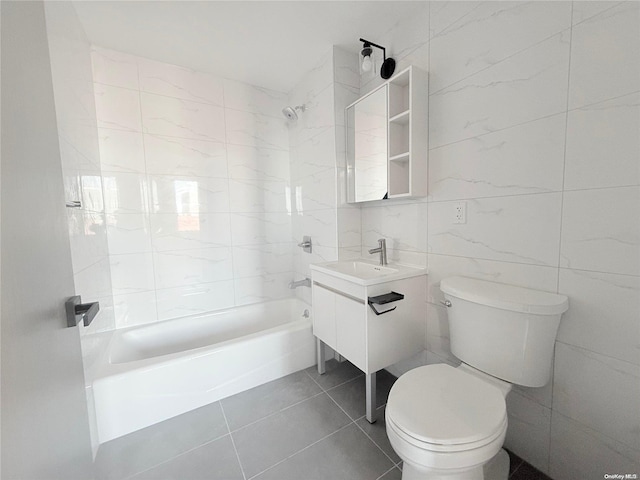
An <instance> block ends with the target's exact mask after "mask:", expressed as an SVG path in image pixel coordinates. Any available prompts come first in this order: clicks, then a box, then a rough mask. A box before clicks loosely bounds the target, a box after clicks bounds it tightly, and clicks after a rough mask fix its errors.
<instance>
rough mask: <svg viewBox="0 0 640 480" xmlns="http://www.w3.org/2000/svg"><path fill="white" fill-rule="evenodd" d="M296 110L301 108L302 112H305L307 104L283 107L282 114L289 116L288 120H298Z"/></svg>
mask: <svg viewBox="0 0 640 480" xmlns="http://www.w3.org/2000/svg"><path fill="white" fill-rule="evenodd" d="M296 110H300V112H304V110H305V106H304V105H297V106H295V107H284V108H283V109H282V114H283V115H284V116H285V117H287V120H291V121H296V120H298V114H297V113H296Z"/></svg>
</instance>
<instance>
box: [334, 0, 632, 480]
mask: <svg viewBox="0 0 640 480" xmlns="http://www.w3.org/2000/svg"><path fill="white" fill-rule="evenodd" d="M429 8H430V11H429V18H428V22H424V23H423V24H420V22H416V19H415V18H412V19H407V20H406V21H404V22H400V23H399V24H397V25H395V26H394V28H393V29H391V30H390V31H389V33H388V34H387V35H386V36H385V38H384V42H386V43H387V44H390V45H393V46H394V47H393V48H392V49H391V51H390V52H389V53H390V54H391V55H392V56H395V58H396V60H397V61H398V64H399V65H401V64H404V63H407V62H414V64H416V65H417V64H419V63H420V61H422V60H421V58H424V57H421V55H423V52H421V50H422V49H424V48H425V46H424V45H423V46H421V47H417V48H413V53H412V54H408V53H406V52H408V51H409V50H411V47H410V45H414V46H416V45H417V44H418V43H420V42H421V41H423V40H424V35H425V31H428V32H429V37H430V41H428V43H427V46H426V48H427V49H428V52H427V54H426V58H428V62H429V63H428V65H427V67H428V70H429V75H430V99H429V100H430V102H429V128H430V130H429V132H428V134H429V140H430V142H429V143H430V152H429V172H428V175H429V178H428V180H429V197H427V198H425V199H416V200H413V201H412V200H403V201H401V202H396V203H393V204H391V203H388V204H387V203H384V202H373V203H371V204H363V205H361V206H359V207H356V208H358V209H359V210H360V212H361V215H360V218H361V227H360V228H361V238H362V245H361V252H362V254H363V255H366V248H367V247H370V246H372V245H370V244H371V243H372V242H374V241H375V239H376V237H377V236H378V235H380V236H385V237H387V238H388V241H390V243H391V244H398V245H402V246H403V247H404V248H408V249H412V248H419V247H418V246H419V245H423V243H422V242H423V239H425V238H426V241H427V245H428V246H427V247H425V248H426V250H425V255H427V260H428V268H429V285H428V294H427V301H428V304H427V327H426V340H425V345H426V349H427V356H426V359H425V361H426V362H427V363H438V362H447V363H450V364H453V365H455V364H457V362H458V360H457V359H456V358H455V357H454V356H453V355H452V354H451V351H450V347H449V331H448V324H447V321H446V311H445V309H444V308H443V307H441V306H440V304H439V302H440V301H441V300H443V298H442V294H441V292H440V289H439V283H440V280H441V279H442V278H446V277H448V276H452V275H467V276H470V277H476V278H482V279H486V280H492V281H497V282H503V283H510V284H515V285H521V286H525V287H530V288H535V289H539V290H544V291H551V292H560V293H563V294H566V295H568V296H569V299H570V300H569V302H570V307H569V311H568V312H567V313H566V314H565V315H564V317H563V320H562V322H561V326H560V330H559V332H558V341H557V343H556V358H555V365H554V379H553V381H552V382H551V383H550V384H549V385H547V386H546V387H544V388H539V389H533V388H525V387H517V386H516V387H515V388H514V389H513V391H512V393H511V394H510V396H509V398H508V411H509V430H508V434H507V439H506V446H507V447H509V448H511V449H513V450H514V451H515V453H517V454H519V455H521V456H522V457H523V458H525V459H526V460H527V461H529V462H530V463H532V464H533V465H534V466H536V467H537V468H539V469H541V470H542V471H544V472H546V473H548V474H549V475H551V477H552V478H554V479H555V480H572V479H576V478H584V479H599V478H603V475H604V474H605V473H618V472H620V473H626V472H631V473H637V472H640V443H639V438H640V437H638V432H640V426H639V423H638V422H640V410H639V407H638V402H637V398H640V377H639V376H638V368H637V367H638V364H639V363H638V362H639V361H640V359H639V357H638V354H639V352H640V350H639V349H638V342H639V341H640V340H639V339H640V323H639V322H638V318H640V311H639V310H638V309H639V308H640V290H639V288H640V283H639V282H640V256H639V255H640V211H639V210H638V209H639V208H640V190H639V188H640V181H639V178H640V124H639V123H638V122H639V121H640V106H639V102H640V97H639V96H638V94H639V92H640V4H639V3H637V2H578V1H576V2H430V5H429ZM427 23H428V26H427ZM383 44H384V43H383ZM403 55H406V57H403ZM415 62H417V63H415ZM361 83H362V88H363V90H362V91H363V92H364V91H366V90H367V89H370V88H371V87H372V85H374V84H376V82H375V81H371V80H369V79H365V78H363V79H362V82H361ZM339 181H342V179H341V178H340V177H339ZM460 201H464V202H466V206H467V223H466V224H462V225H460V224H453V220H452V217H453V213H452V208H453V206H454V205H455V204H457V203H458V202H460ZM425 207H426V209H427V210H426V214H424V215H419V214H416V213H415V212H416V211H417V210H416V209H421V208H425ZM399 212H401V213H399ZM403 216H404V218H401V217H403ZM351 218H352V219H356V220H355V221H357V215H353V216H352V217H351ZM396 221H398V225H395V224H394V222H396ZM345 223H346V222H345ZM384 225H387V227H386V228H385V227H383V226H384ZM355 230H357V229H351V230H343V229H339V238H338V242H339V244H342V242H343V240H342V239H343V238H345V243H348V244H352V243H353V242H354V238H355V237H354V233H353V232H354V231H355ZM346 239H348V240H346ZM352 248H353V247H352ZM427 251H428V254H427V253H426V252H427ZM401 252H403V253H408V252H407V251H406V250H401ZM347 253H348V252H347ZM404 258H406V256H405V257H404Z"/></svg>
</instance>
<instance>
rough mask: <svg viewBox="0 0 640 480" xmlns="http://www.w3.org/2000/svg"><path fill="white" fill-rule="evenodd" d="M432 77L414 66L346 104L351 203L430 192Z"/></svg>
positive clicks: (348, 197)
mask: <svg viewBox="0 0 640 480" xmlns="http://www.w3.org/2000/svg"><path fill="white" fill-rule="evenodd" d="M428 81H429V79H428V75H427V73H426V72H424V71H423V70H420V69H419V68H416V67H413V66H410V67H408V68H406V69H405V70H403V71H401V72H399V73H398V74H396V75H395V76H393V77H392V78H391V79H389V80H388V81H387V82H385V83H384V84H382V85H380V86H379V87H378V88H376V89H375V90H373V91H371V92H369V93H368V94H366V95H364V96H363V97H361V98H360V99H358V100H357V101H355V102H354V103H352V104H351V105H349V106H348V107H347V108H346V111H345V112H346V122H345V123H346V136H347V148H346V151H347V158H346V163H347V201H348V202H350V203H357V202H366V201H373V200H382V199H384V198H404V197H423V196H426V195H427V155H428V147H429V146H428V136H429V135H428V117H429V112H428V101H429V100H428V98H429V90H428Z"/></svg>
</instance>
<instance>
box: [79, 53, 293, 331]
mask: <svg viewBox="0 0 640 480" xmlns="http://www.w3.org/2000/svg"><path fill="white" fill-rule="evenodd" d="M92 59H93V78H94V82H95V84H94V90H95V99H96V108H97V118H98V133H99V135H98V136H99V145H100V161H101V164H102V172H103V186H104V200H105V207H104V208H105V211H106V213H107V237H108V241H109V259H110V267H111V277H112V282H113V298H114V306H115V317H116V326H117V327H125V326H130V325H135V324H142V323H148V322H155V321H158V320H167V319H171V318H176V317H180V316H184V315H190V314H197V313H202V312H207V311H211V310H217V309H222V308H227V307H231V306H234V305H235V306H238V305H244V304H249V303H255V302H261V301H268V300H272V299H280V298H286V297H289V296H290V295H291V292H290V290H289V289H288V288H287V284H288V283H289V281H290V280H291V278H292V270H293V257H292V224H291V203H290V202H291V198H292V197H291V189H290V175H289V134H288V131H287V125H286V122H285V119H284V117H283V116H282V115H281V113H280V111H281V109H282V108H283V107H284V106H285V105H286V103H287V96H286V95H285V94H282V93H279V92H275V91H271V90H265V89H262V88H257V87H253V86H250V85H246V84H243V83H240V82H236V81H232V80H227V79H222V78H218V77H215V76H213V75H209V74H205V73H201V72H195V71H192V70H188V69H185V68H181V67H179V66H175V65H169V64H165V63H160V62H156V61H153V60H149V59H145V58H140V57H134V56H131V55H126V54H123V53H119V52H115V51H112V50H107V49H103V48H100V47H94V48H93V51H92Z"/></svg>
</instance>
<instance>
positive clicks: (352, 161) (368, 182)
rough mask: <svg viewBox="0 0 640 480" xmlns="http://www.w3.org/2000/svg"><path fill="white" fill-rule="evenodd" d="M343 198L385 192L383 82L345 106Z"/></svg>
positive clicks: (371, 197) (376, 195) (357, 198)
mask: <svg viewBox="0 0 640 480" xmlns="http://www.w3.org/2000/svg"><path fill="white" fill-rule="evenodd" d="M346 117H347V118H346V125H347V201H348V202H350V203H354V202H368V201H371V200H382V199H383V198H385V196H386V195H387V127H388V116H387V85H383V86H381V87H380V88H378V89H377V90H374V91H373V92H371V93H370V94H369V95H367V96H365V97H363V98H361V99H360V100H358V102H356V103H354V104H353V105H351V106H349V107H347V110H346Z"/></svg>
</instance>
